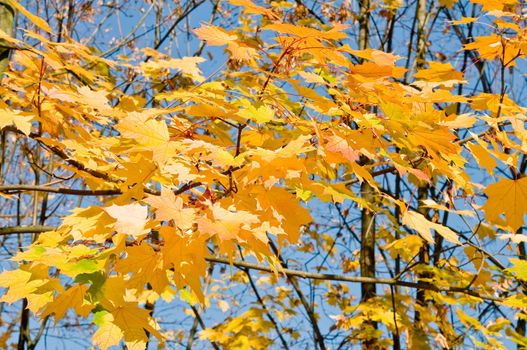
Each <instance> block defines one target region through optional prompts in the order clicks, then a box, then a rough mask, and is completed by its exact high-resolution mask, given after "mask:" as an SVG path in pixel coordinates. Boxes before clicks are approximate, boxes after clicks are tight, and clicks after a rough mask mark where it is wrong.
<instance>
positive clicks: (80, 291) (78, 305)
mask: <svg viewBox="0 0 527 350" xmlns="http://www.w3.org/2000/svg"><path fill="white" fill-rule="evenodd" d="M88 288H89V286H87V285H83V284H77V285H75V286H73V287H71V288H69V289H68V290H66V291H65V292H64V293H61V294H60V295H59V296H58V297H57V298H56V299H55V300H54V301H53V302H51V303H49V304H48V305H47V307H46V308H45V309H44V311H43V312H42V317H45V316H47V315H51V314H54V315H55V325H56V324H57V322H58V321H59V320H60V319H61V318H63V317H64V315H66V311H68V309H70V308H73V309H74V310H75V312H76V313H77V315H79V316H82V317H87V316H88V314H89V313H90V311H91V310H92V309H93V308H94V306H93V305H90V304H88V303H85V301H84V297H85V295H86V292H87V291H88Z"/></svg>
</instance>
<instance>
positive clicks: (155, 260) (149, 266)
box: [115, 243, 169, 293]
mask: <svg viewBox="0 0 527 350" xmlns="http://www.w3.org/2000/svg"><path fill="white" fill-rule="evenodd" d="M115 271H117V272H121V273H129V272H130V273H131V278H130V279H129V280H128V285H130V286H133V288H136V289H138V290H142V289H143V288H144V287H145V285H146V283H150V285H151V286H152V289H153V290H154V291H156V292H158V293H163V291H164V290H165V289H166V288H167V287H168V285H169V282H168V278H167V273H166V270H165V269H164V266H163V260H162V257H161V255H160V254H158V253H156V252H155V251H154V249H152V247H150V246H149V245H148V244H145V243H143V244H141V245H139V246H134V247H130V248H128V249H126V258H125V259H122V260H119V261H118V262H117V263H116V264H115Z"/></svg>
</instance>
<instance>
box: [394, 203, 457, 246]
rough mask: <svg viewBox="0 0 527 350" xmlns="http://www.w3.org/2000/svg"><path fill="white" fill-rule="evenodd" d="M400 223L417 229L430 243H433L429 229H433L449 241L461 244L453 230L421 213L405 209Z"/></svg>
mask: <svg viewBox="0 0 527 350" xmlns="http://www.w3.org/2000/svg"><path fill="white" fill-rule="evenodd" d="M402 223H403V225H406V226H408V227H410V228H411V229H413V230H415V231H417V233H419V235H420V236H421V237H422V238H424V239H425V240H426V241H427V242H428V243H430V244H434V237H433V236H432V233H431V230H435V231H436V232H437V233H439V234H440V235H441V236H443V238H445V239H446V240H447V241H449V242H452V243H455V244H461V243H460V242H459V239H458V237H457V234H456V233H455V232H454V231H452V230H451V229H449V228H448V227H446V226H443V225H441V224H437V223H434V222H431V221H429V220H428V219H427V218H426V217H425V216H424V215H423V214H420V213H417V212H415V211H412V210H407V211H406V212H405V213H404V214H403V217H402Z"/></svg>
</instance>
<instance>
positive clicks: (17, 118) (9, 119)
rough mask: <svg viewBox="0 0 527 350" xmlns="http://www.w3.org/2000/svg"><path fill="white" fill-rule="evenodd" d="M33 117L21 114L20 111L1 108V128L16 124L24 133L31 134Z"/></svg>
mask: <svg viewBox="0 0 527 350" xmlns="http://www.w3.org/2000/svg"><path fill="white" fill-rule="evenodd" d="M32 119H33V117H31V116H28V115H23V114H20V113H19V112H16V111H13V110H10V109H3V108H0V129H1V128H4V127H6V126H10V125H14V126H16V128H17V129H19V130H20V131H22V132H23V133H24V134H26V135H29V133H30V132H31V120H32Z"/></svg>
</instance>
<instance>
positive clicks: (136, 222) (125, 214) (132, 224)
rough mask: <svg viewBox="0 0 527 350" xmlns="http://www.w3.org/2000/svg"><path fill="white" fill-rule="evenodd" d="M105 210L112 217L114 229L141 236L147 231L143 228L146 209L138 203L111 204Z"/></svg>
mask: <svg viewBox="0 0 527 350" xmlns="http://www.w3.org/2000/svg"><path fill="white" fill-rule="evenodd" d="M105 211H106V212H107V213H108V214H109V215H110V216H111V217H113V218H114V219H116V220H117V221H116V223H115V224H114V227H115V230H116V231H117V232H118V233H123V234H126V235H131V236H136V237H137V236H141V235H143V234H145V233H147V232H148V231H147V230H145V224H146V222H147V215H148V209H147V207H145V206H142V205H141V204H138V203H133V204H128V205H115V204H114V205H112V206H110V207H107V208H105Z"/></svg>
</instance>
